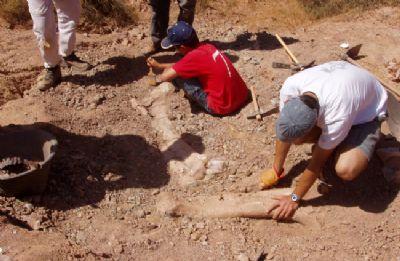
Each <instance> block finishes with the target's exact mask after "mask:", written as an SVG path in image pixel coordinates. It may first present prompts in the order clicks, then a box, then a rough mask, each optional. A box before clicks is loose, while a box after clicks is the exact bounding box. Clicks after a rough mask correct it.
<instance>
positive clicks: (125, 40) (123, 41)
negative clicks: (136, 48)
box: [121, 38, 130, 46]
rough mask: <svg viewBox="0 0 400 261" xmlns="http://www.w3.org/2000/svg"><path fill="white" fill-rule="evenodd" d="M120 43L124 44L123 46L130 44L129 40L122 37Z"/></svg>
mask: <svg viewBox="0 0 400 261" xmlns="http://www.w3.org/2000/svg"><path fill="white" fill-rule="evenodd" d="M121 44H122V45H124V46H128V45H129V44H130V41H129V39H128V38H124V39H123V40H122V42H121Z"/></svg>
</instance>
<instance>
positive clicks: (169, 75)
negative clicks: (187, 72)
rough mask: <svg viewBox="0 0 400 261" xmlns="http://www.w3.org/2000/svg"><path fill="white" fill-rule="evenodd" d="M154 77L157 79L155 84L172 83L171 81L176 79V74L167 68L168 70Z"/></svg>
mask: <svg viewBox="0 0 400 261" xmlns="http://www.w3.org/2000/svg"><path fill="white" fill-rule="evenodd" d="M156 77H158V81H157V82H169V81H172V80H173V79H175V78H176V77H178V74H177V73H176V71H175V70H174V69H173V68H168V69H165V70H164V72H163V73H162V74H161V75H159V76H156Z"/></svg>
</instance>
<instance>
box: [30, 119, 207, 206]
mask: <svg viewBox="0 0 400 261" xmlns="http://www.w3.org/2000/svg"><path fill="white" fill-rule="evenodd" d="M33 126H34V127H37V128H40V129H44V130H46V131H48V132H50V133H52V134H53V135H55V136H56V138H57V140H58V142H59V145H58V149H57V152H56V156H55V158H54V159H53V162H52V171H51V175H50V179H49V182H48V186H47V189H46V191H45V192H44V193H43V195H42V197H41V199H40V202H34V204H36V205H42V206H45V207H46V208H48V209H56V210H68V209H74V208H78V207H81V206H85V205H92V206H93V207H96V204H97V203H99V202H100V201H101V200H103V199H104V198H105V195H106V192H107V191H116V190H123V189H128V188H144V189H151V188H160V187H163V186H165V185H166V184H168V182H169V180H170V176H169V175H168V170H167V164H168V162H166V160H165V157H164V154H165V153H168V151H169V150H174V149H175V147H176V145H175V143H178V142H181V141H182V140H183V141H185V142H187V143H189V144H193V145H194V146H193V147H194V150H195V151H196V152H199V153H202V152H203V151H204V145H203V143H202V138H201V137H199V136H196V135H192V134H188V133H185V134H182V137H181V139H179V140H177V141H176V142H175V143H174V144H172V145H171V146H170V147H169V148H168V149H167V150H166V151H165V152H161V151H160V150H159V149H158V148H157V147H156V146H154V145H152V144H149V143H148V142H147V141H146V140H145V139H144V138H143V137H141V136H137V135H118V136H113V135H107V136H104V137H94V136H84V135H77V134H74V133H71V132H68V131H66V130H64V129H61V128H59V127H57V126H54V125H52V124H48V123H37V124H34V125H33ZM190 153H192V152H190ZM180 156H181V157H180V158H179V159H174V160H179V161H183V160H185V159H186V158H187V157H189V156H190V155H182V153H181V154H180Z"/></svg>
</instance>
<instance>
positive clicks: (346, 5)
mask: <svg viewBox="0 0 400 261" xmlns="http://www.w3.org/2000/svg"><path fill="white" fill-rule="evenodd" d="M297 1H298V2H299V3H301V5H302V7H303V8H304V10H305V11H306V12H307V13H309V14H310V17H311V18H313V19H320V18H324V17H329V16H334V15H338V14H341V13H345V12H348V11H351V10H359V11H363V10H368V9H372V8H376V7H378V6H396V5H400V0H368V1H367V0H329V1H326V0H297Z"/></svg>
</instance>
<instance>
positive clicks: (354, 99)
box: [280, 61, 387, 150]
mask: <svg viewBox="0 0 400 261" xmlns="http://www.w3.org/2000/svg"><path fill="white" fill-rule="evenodd" d="M305 92H312V93H314V94H315V95H316V96H317V97H318V101H319V105H320V110H319V113H318V120H317V126H318V127H320V128H321V129H322V134H321V136H320V139H319V141H318V145H319V146H320V147H321V148H322V149H327V150H328V149H333V148H335V147H336V146H337V145H339V144H340V143H341V142H342V141H343V140H344V139H345V138H346V136H347V134H348V133H349V131H350V129H351V126H353V125H357V124H362V123H366V122H369V121H372V120H373V119H375V118H376V117H379V116H384V115H385V113H386V102H387V93H386V90H385V89H384V88H383V86H382V85H381V84H380V83H379V81H378V80H377V79H376V78H375V77H374V76H373V75H372V74H370V73H369V72H367V71H366V70H364V69H361V68H359V67H357V66H354V65H352V64H350V63H348V62H344V61H334V62H329V63H325V64H322V65H319V66H315V67H313V68H310V69H307V70H304V71H302V72H299V73H297V74H295V75H293V76H291V77H289V78H288V79H287V80H286V81H285V83H284V84H283V87H282V89H281V91H280V109H281V110H282V108H283V106H284V104H285V102H286V101H288V100H289V99H290V98H293V97H298V96H300V95H302V94H303V93H305Z"/></svg>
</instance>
